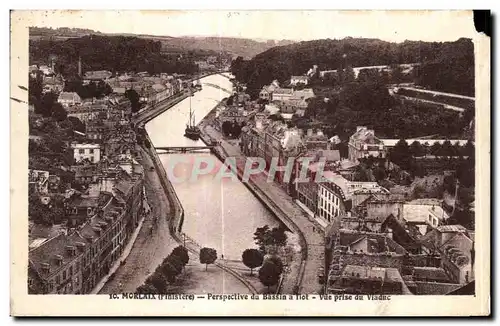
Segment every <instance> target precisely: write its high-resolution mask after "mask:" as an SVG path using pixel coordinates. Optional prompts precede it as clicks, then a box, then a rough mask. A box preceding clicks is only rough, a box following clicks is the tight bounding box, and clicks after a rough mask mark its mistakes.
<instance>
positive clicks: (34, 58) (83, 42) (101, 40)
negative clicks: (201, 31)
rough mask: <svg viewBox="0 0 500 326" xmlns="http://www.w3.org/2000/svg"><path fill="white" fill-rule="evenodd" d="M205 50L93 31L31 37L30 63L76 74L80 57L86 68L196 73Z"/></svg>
mask: <svg viewBox="0 0 500 326" xmlns="http://www.w3.org/2000/svg"><path fill="white" fill-rule="evenodd" d="M203 55H206V53H197V52H196V51H192V53H183V54H182V56H181V55H179V54H165V53H163V52H162V44H161V43H160V42H159V41H153V40H147V39H142V38H137V37H126V36H103V35H90V36H84V37H78V38H67V39H66V40H50V39H49V40H46V39H43V40H30V46H29V62H30V64H47V63H48V60H49V58H54V59H55V62H54V63H55V69H56V71H57V72H59V73H62V74H63V75H64V76H66V77H68V76H69V77H71V76H75V75H76V72H77V64H78V58H79V57H80V58H81V61H82V69H83V71H88V70H109V71H111V72H124V71H136V72H140V71H148V72H150V73H160V72H167V73H174V72H175V73H184V74H189V73H195V72H197V71H198V66H197V65H196V64H194V61H195V60H197V59H198V58H200V56H203Z"/></svg>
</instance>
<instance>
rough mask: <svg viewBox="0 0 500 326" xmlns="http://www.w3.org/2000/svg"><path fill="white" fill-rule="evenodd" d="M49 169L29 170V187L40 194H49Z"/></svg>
mask: <svg viewBox="0 0 500 326" xmlns="http://www.w3.org/2000/svg"><path fill="white" fill-rule="evenodd" d="M49 175H50V173H49V171H43V170H31V169H30V170H29V174H28V182H29V189H32V190H33V191H34V192H36V193H38V194H47V193H48V191H49Z"/></svg>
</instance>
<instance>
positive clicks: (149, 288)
mask: <svg viewBox="0 0 500 326" xmlns="http://www.w3.org/2000/svg"><path fill="white" fill-rule="evenodd" d="M135 293H138V294H158V293H159V292H158V289H156V288H155V287H154V286H153V285H152V284H147V283H144V284H143V285H141V286H139V287H138V288H137V289H136V290H135Z"/></svg>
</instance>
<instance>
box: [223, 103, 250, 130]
mask: <svg viewBox="0 0 500 326" xmlns="http://www.w3.org/2000/svg"><path fill="white" fill-rule="evenodd" d="M217 119H218V121H219V123H220V126H222V124H223V123H224V122H231V123H237V124H240V125H241V124H242V123H243V122H245V121H246V120H248V112H246V111H245V110H244V109H243V108H238V107H235V106H230V107H223V108H222V110H221V111H220V112H219V114H218V116H217Z"/></svg>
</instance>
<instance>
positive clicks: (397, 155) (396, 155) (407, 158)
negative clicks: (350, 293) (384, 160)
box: [390, 139, 412, 170]
mask: <svg viewBox="0 0 500 326" xmlns="http://www.w3.org/2000/svg"><path fill="white" fill-rule="evenodd" d="M390 158H391V161H393V162H394V163H396V164H397V165H399V166H400V167H401V168H402V169H403V170H408V169H409V167H410V163H411V159H412V157H411V153H410V147H409V146H408V143H407V142H406V140H404V139H401V140H399V141H398V142H397V143H396V145H395V146H394V147H393V148H392V150H391V152H390Z"/></svg>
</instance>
